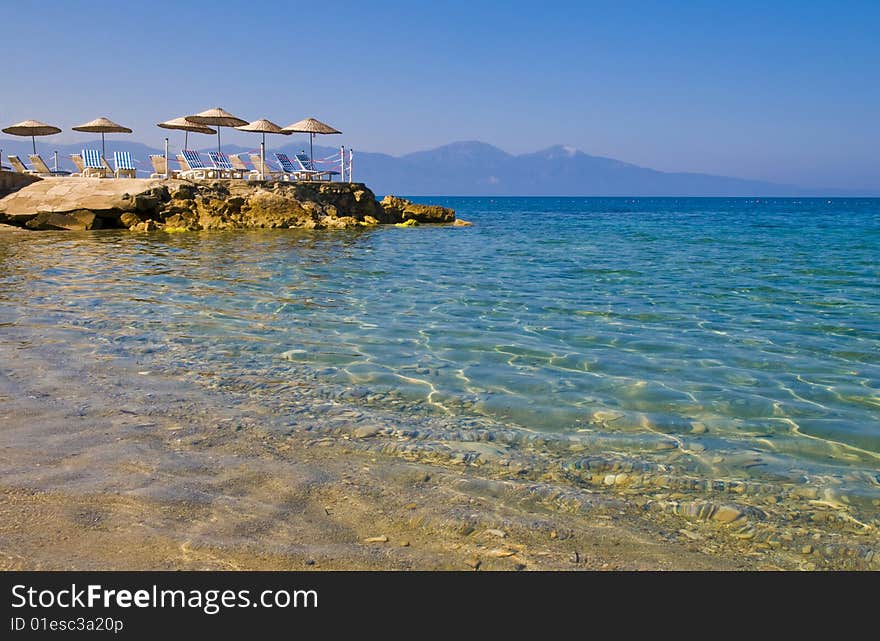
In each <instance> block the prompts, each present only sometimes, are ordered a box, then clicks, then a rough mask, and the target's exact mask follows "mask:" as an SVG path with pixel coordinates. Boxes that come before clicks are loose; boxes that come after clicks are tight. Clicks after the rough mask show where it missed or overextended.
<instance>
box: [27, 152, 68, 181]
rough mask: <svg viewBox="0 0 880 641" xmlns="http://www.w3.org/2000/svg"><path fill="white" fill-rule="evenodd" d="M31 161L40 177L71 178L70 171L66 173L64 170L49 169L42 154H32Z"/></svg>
mask: <svg viewBox="0 0 880 641" xmlns="http://www.w3.org/2000/svg"><path fill="white" fill-rule="evenodd" d="M28 158H30V159H31V164H32V165H33V166H34V169H35V170H36V171H37V173H38V174H39V175H40V176H69V175H70V172H69V171H64V170H63V169H58V170H55V169H49V165H47V164H46V163H45V161H44V160H43V158H42V156H40V154H31V155H30V156H28Z"/></svg>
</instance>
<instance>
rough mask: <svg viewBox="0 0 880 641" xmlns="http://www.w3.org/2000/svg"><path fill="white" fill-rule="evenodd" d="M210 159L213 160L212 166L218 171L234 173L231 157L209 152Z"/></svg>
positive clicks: (221, 153)
mask: <svg viewBox="0 0 880 641" xmlns="http://www.w3.org/2000/svg"><path fill="white" fill-rule="evenodd" d="M208 158H210V159H211V164H212V165H214V167H215V168H217V169H224V170H226V171H232V169H233V167H232V162H231V161H230V160H229V156H227V155H226V154H224V153H223V152H222V151H209V152H208Z"/></svg>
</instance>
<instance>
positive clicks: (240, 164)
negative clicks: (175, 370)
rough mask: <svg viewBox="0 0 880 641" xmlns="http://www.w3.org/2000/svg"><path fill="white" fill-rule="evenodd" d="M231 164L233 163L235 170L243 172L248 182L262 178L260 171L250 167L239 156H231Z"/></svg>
mask: <svg viewBox="0 0 880 641" xmlns="http://www.w3.org/2000/svg"><path fill="white" fill-rule="evenodd" d="M229 162H230V163H232V168H233V169H235V170H236V171H238V172H241V175H242V176H247V178H248V180H250V179H253V178H259V177H260V171H259V170H258V169H251V168H250V167H248V166H247V165H246V164H245V162H244V161H243V160H242V159H241V156H240V155H239V154H229Z"/></svg>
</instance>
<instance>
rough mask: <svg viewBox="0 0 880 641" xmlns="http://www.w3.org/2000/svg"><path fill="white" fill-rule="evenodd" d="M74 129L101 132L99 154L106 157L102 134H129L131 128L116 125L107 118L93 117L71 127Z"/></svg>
mask: <svg viewBox="0 0 880 641" xmlns="http://www.w3.org/2000/svg"><path fill="white" fill-rule="evenodd" d="M73 130H74V131H87V132H90V133H96V134H97V133H100V134H101V155H102V156H104V157H106V156H107V152H106V149H105V146H104V134H130V133H131V129H129V128H128V127H123V126H122V125H118V124H116V123H115V122H113V121H112V120H110V119H109V118H104V117H103V116H102V117H101V118H95V119H94V120H92V121H90V122H87V123H85V124H83V125H77V126H76V127H73Z"/></svg>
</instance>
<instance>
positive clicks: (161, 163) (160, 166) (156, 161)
mask: <svg viewBox="0 0 880 641" xmlns="http://www.w3.org/2000/svg"><path fill="white" fill-rule="evenodd" d="M150 164H151V165H153V171H154V172H156V173H157V174H167V173H168V171H167V169H166V167H165V156H156V155H153V154H151V155H150Z"/></svg>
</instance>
